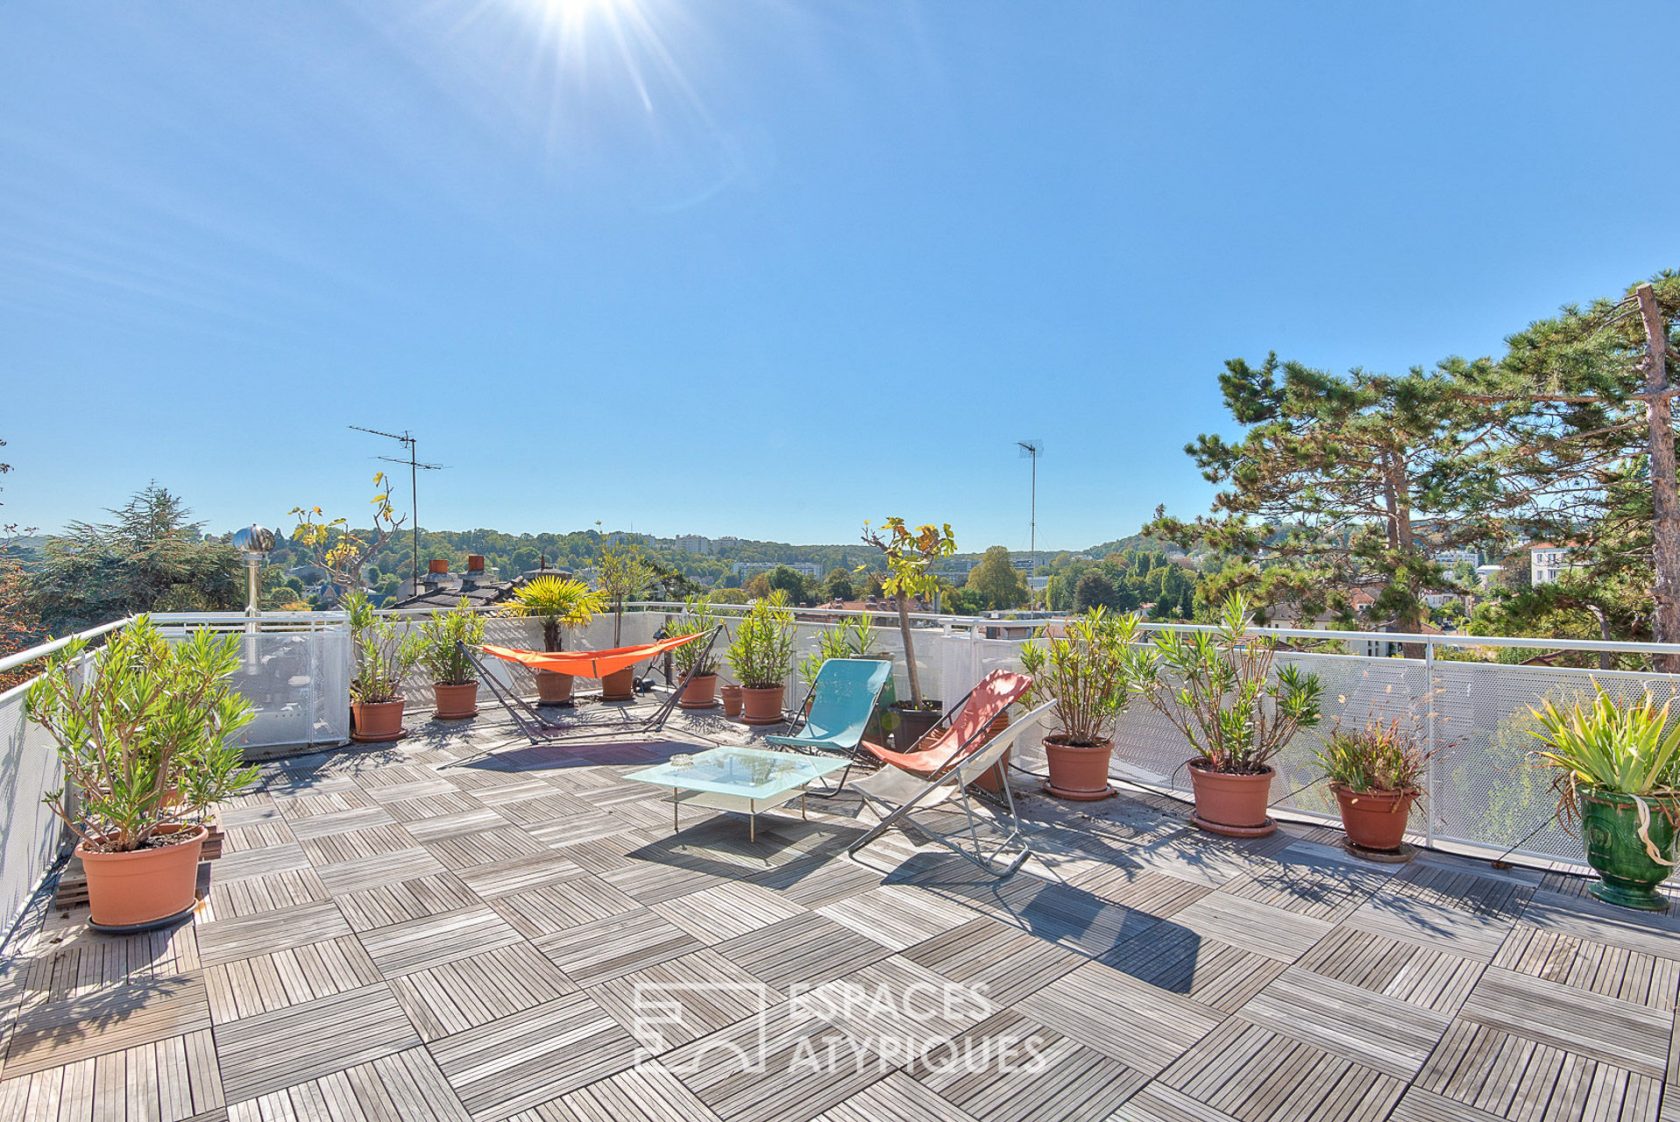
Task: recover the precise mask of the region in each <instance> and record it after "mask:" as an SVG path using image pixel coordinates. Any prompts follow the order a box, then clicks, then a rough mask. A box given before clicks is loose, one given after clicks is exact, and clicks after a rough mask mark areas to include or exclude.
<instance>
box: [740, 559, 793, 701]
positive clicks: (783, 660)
mask: <svg viewBox="0 0 1680 1122" xmlns="http://www.w3.org/2000/svg"><path fill="white" fill-rule="evenodd" d="M727 657H728V659H729V665H730V668H731V669H733V670H734V671H735V676H736V677H737V678H739V679H740V680H741V703H742V712H741V719H742V720H743V721H745V722H746V723H747V724H749V725H776V724H780V723H781V721H782V704H783V701H784V694H785V692H786V690H787V676H788V671H789V670H790V669H792V667H793V612H792V611H790V610H789V609H788V607H787V598H786V597H785V596H784V595H783V594H782V593H781V592H780V591H777V592H773V593H771V594H770V595H769V596H767V597H765V598H763V599H761V600H755V601H754V602H753V605H752V607H750V608H748V609H747V614H746V615H745V616H743V617H742V619H741V622H740V623H738V624H736V626H735V638H734V639H733V640H732V641H731V642H730V644H729V652H728V656H727Z"/></svg>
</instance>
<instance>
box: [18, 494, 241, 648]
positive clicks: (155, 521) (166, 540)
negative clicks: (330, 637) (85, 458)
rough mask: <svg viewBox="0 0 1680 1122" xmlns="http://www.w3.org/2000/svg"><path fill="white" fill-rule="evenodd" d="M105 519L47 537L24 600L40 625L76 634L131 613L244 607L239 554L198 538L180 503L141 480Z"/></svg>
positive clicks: (200, 528)
mask: <svg viewBox="0 0 1680 1122" xmlns="http://www.w3.org/2000/svg"><path fill="white" fill-rule="evenodd" d="M108 513H109V514H111V515H112V516H113V518H112V520H111V521H109V522H100V523H90V522H72V523H70V525H69V526H68V527H66V528H65V532H64V533H63V534H58V535H54V536H52V537H49V538H48V539H47V542H46V548H45V550H44V553H43V559H42V564H41V567H40V569H39V570H38V571H37V572H36V573H35V574H33V577H32V579H31V581H30V584H31V597H30V598H31V600H32V601H33V602H34V603H35V604H36V605H37V607H38V609H39V611H40V616H41V622H42V624H43V625H44V626H45V627H46V628H47V629H49V630H51V631H53V632H56V633H60V634H62V633H64V632H66V631H76V630H80V629H82V628H85V627H90V626H93V625H96V624H100V623H107V622H109V621H111V620H114V619H121V618H122V617H123V616H127V615H133V614H135V613H138V612H149V611H158V610H162V611H168V610H171V609H181V610H196V611H229V610H233V609H236V608H239V607H240V606H242V605H243V603H244V596H243V581H242V580H241V579H240V572H241V568H240V563H239V556H238V554H237V553H235V551H234V549H233V547H232V546H231V545H229V544H228V543H227V542H224V541H217V540H212V539H206V538H205V537H204V536H203V533H202V531H203V523H201V522H193V521H190V520H189V519H190V517H191V512H190V511H188V509H187V507H186V504H184V503H183V502H182V501H181V500H180V499H179V498H177V497H176V496H175V495H173V494H171V493H170V492H169V491H168V490H167V489H165V488H163V487H160V486H159V485H158V484H156V483H149V484H147V485H146V486H145V487H144V488H142V489H141V490H140V491H138V492H136V493H135V494H134V495H133V496H131V497H130V498H129V500H128V501H127V502H126V503H124V504H123V505H122V506H120V507H118V508H116V509H114V510H110V511H108Z"/></svg>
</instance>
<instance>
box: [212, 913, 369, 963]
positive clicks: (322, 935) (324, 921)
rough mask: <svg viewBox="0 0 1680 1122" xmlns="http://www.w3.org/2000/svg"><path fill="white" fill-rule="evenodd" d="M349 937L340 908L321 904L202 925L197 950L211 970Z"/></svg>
mask: <svg viewBox="0 0 1680 1122" xmlns="http://www.w3.org/2000/svg"><path fill="white" fill-rule="evenodd" d="M348 934H350V925H349V924H348V923H345V922H344V916H343V914H342V913H341V912H340V911H339V910H338V907H337V905H335V904H333V903H332V902H330V901H320V902H316V903H312V904H303V905H300V906H298V907H295V908H286V909H283V910H280V911H273V912H259V913H257V914H255V915H249V916H242V917H240V918H238V919H223V920H217V921H216V922H215V923H206V924H202V925H200V926H199V928H198V947H199V955H200V957H201V958H202V959H203V960H204V963H205V965H207V966H210V965H215V964H216V963H218V962H232V961H234V960H235V959H240V958H250V957H251V956H252V955H257V954H268V953H271V952H273V951H279V950H285V949H286V948H287V947H301V946H303V945H305V944H306V943H319V942H321V941H322V940H325V939H335V938H337V937H338V936H340V935H348Z"/></svg>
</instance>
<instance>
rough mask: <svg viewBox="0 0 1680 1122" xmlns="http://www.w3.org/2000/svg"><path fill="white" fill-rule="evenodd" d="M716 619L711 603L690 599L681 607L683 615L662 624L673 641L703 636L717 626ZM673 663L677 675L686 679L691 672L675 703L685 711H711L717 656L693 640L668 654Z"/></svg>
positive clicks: (714, 697) (716, 678)
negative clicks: (685, 636)
mask: <svg viewBox="0 0 1680 1122" xmlns="http://www.w3.org/2000/svg"><path fill="white" fill-rule="evenodd" d="M718 624H719V620H718V615H717V613H716V612H714V611H713V610H712V606H711V604H709V603H708V602H706V601H705V600H701V599H697V598H691V599H689V600H688V602H687V603H686V604H685V605H684V608H683V612H682V614H681V615H679V616H678V617H677V618H676V619H674V620H672V621H671V622H670V623H668V624H666V625H665V635H666V637H667V638H671V639H675V638H678V637H679V636H683V635H704V634H706V633H707V632H708V631H712V630H715V629H716V628H717V627H718ZM671 659H672V662H673V663H675V665H676V669H677V672H678V673H679V674H682V675H683V676H685V677H686V676H687V675H688V674H689V672H690V671H693V674H694V676H693V677H691V678H689V679H688V685H687V686H685V687H684V688H683V695H682V697H681V698H679V699H678V701H677V704H678V705H680V706H681V707H682V708H684V709H711V708H713V707H714V706H716V705H717V684H718V676H717V657H716V656H715V655H713V654H712V653H711V651H710V650H708V649H707V647H706V644H705V643H704V642H701V641H700V640H695V641H694V642H692V643H689V644H688V645H686V646H682V647H678V648H677V649H676V650H674V651H672V652H671Z"/></svg>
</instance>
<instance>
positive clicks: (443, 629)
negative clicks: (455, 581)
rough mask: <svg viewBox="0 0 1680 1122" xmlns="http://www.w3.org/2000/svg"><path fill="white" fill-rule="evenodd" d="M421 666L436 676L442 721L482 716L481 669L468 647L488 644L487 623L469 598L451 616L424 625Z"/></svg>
mask: <svg viewBox="0 0 1680 1122" xmlns="http://www.w3.org/2000/svg"><path fill="white" fill-rule="evenodd" d="M420 639H421V650H420V664H421V665H422V666H424V667H425V668H426V669H427V670H428V671H430V673H431V675H432V692H433V694H434V695H435V696H436V704H437V707H436V710H435V711H434V712H433V714H432V716H433V717H434V718H436V719H437V720H440V721H461V720H465V719H466V718H468V717H476V716H477V715H478V668H477V667H475V666H474V665H473V661H472V659H470V658H468V657H467V652H466V650H464V649H463V645H464V646H466V647H476V646H478V645H479V644H480V643H482V642H484V620H483V619H482V618H481V617H480V616H479V615H478V613H477V612H474V611H473V609H472V605H471V604H470V603H469V602H468V601H467V598H466V597H464V596H463V597H462V598H461V602H460V603H458V604H456V605H455V606H454V607H453V608H451V609H449V610H448V611H447V612H433V613H432V618H431V619H429V620H427V621H426V622H425V623H423V624H421V625H420Z"/></svg>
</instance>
